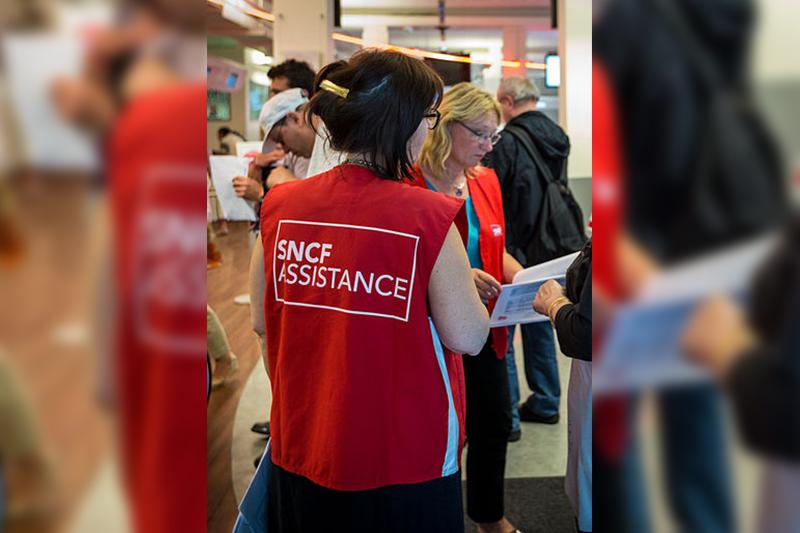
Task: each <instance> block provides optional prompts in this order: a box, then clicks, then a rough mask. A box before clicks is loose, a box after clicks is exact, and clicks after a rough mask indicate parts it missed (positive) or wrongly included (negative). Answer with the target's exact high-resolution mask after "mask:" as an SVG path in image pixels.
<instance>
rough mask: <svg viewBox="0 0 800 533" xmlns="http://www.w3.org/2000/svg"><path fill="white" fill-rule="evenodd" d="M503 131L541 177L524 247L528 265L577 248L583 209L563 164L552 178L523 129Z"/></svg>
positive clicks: (581, 242) (582, 237)
mask: <svg viewBox="0 0 800 533" xmlns="http://www.w3.org/2000/svg"><path fill="white" fill-rule="evenodd" d="M503 131H507V132H508V133H510V134H511V135H513V136H514V137H515V138H516V139H517V140H518V141H519V142H520V143H521V144H522V146H523V147H524V148H525V151H526V152H528V155H529V156H530V157H531V159H533V162H534V163H535V164H536V167H537V168H538V169H539V175H540V176H542V178H543V179H544V183H543V184H542V185H543V187H542V189H543V190H544V195H543V198H542V207H541V209H540V210H539V217H538V219H537V221H536V231H535V232H534V235H533V239H531V241H530V242H529V243H528V245H527V247H526V249H525V250H524V253H525V258H526V261H525V263H527V264H528V265H533V264H538V263H543V262H545V261H549V260H550V259H555V258H557V257H561V256H564V255H568V254H571V253H573V252H577V251H578V250H580V249H581V248H583V245H584V244H585V243H586V240H587V239H586V232H585V231H584V225H583V212H582V211H581V208H580V206H579V205H578V202H577V201H576V200H575V197H574V196H573V195H572V191H570V189H569V187H568V185H567V165H566V162H565V164H564V165H562V166H561V175H560V176H559V177H558V179H556V178H555V177H554V176H553V173H552V172H551V171H550V167H548V166H547V164H546V163H545V161H544V158H543V157H542V154H541V153H539V150H538V149H537V148H536V145H535V144H534V143H533V142H531V139H530V137H529V136H528V134H527V132H526V131H525V130H523V129H521V128H520V127H518V126H514V125H510V126H506V127H505V129H504V130H503Z"/></svg>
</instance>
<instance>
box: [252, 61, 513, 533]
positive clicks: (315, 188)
mask: <svg viewBox="0 0 800 533" xmlns="http://www.w3.org/2000/svg"><path fill="white" fill-rule="evenodd" d="M324 75H325V79H324V80H317V81H318V83H319V86H320V91H319V92H318V93H316V94H315V96H314V98H313V99H312V100H311V102H310V103H309V105H308V110H307V111H308V113H311V114H315V115H317V116H319V117H320V118H321V119H322V121H323V122H324V123H325V125H326V127H327V130H328V132H329V142H330V144H331V146H332V148H333V149H334V150H337V151H339V152H343V153H346V154H347V160H346V161H345V162H344V163H343V164H341V165H339V166H337V167H334V168H333V169H332V170H330V171H328V172H324V173H322V174H319V175H316V176H314V177H311V178H309V179H306V180H302V181H296V182H291V183H286V184H283V185H280V186H277V187H275V188H273V189H271V190H270V192H269V194H267V196H266V199H265V201H264V204H263V207H262V210H261V231H262V240H263V244H264V260H265V261H264V263H265V276H266V285H265V287H266V299H265V317H266V324H267V353H268V356H267V367H268V369H269V373H270V377H271V382H272V397H273V403H272V411H271V417H270V422H271V428H270V429H271V433H272V458H271V463H269V462H268V461H269V459H265V460H264V461H262V462H265V461H266V462H267V464H270V465H271V469H272V470H271V473H270V478H269V485H268V494H269V496H268V512H267V519H268V525H269V531H270V533H281V532H289V531H290V532H293V533H303V532H311V531H314V532H316V531H347V532H351V533H352V532H362V531H363V532H370V533H373V532H376V531H381V532H398V533H400V532H409V531H414V532H431V533H433V532H437V533H439V532H463V528H464V522H463V510H462V504H461V488H460V487H461V474H460V471H459V465H460V452H461V447H462V445H463V442H464V436H463V432H462V431H461V428H462V427H463V419H464V399H463V396H464V393H463V388H464V384H463V369H462V366H461V364H462V363H461V358H460V357H457V356H455V355H454V354H453V353H452V352H451V350H452V351H453V352H467V353H477V352H478V351H480V349H481V346H482V344H483V342H484V340H485V338H486V336H487V335H488V331H489V330H488V315H487V313H486V309H485V307H484V306H483V305H481V302H480V300H479V298H478V296H477V294H476V292H475V289H474V285H473V282H472V277H471V273H470V270H469V262H468V259H467V255H466V253H465V252H464V248H463V246H462V244H461V239H460V237H459V235H458V231H457V230H456V228H455V226H454V224H453V221H454V220H455V218H456V216H457V215H458V214H459V213H461V212H463V206H464V203H463V201H459V200H456V199H451V198H446V197H443V196H442V195H438V194H434V193H432V192H430V191H427V190H424V189H421V188H419V187H413V186H411V185H409V184H407V183H403V180H404V179H405V178H408V177H409V176H410V175H411V170H412V162H413V160H414V159H415V158H416V156H417V155H418V153H419V150H420V148H421V146H422V143H423V142H424V139H425V136H426V135H427V131H428V129H429V128H435V127H436V125H437V122H438V113H437V112H436V105H437V103H438V101H439V99H440V97H441V91H442V82H441V80H440V79H439V77H438V76H437V75H436V74H435V73H434V72H433V70H431V69H430V68H429V67H427V66H426V65H425V64H424V63H422V62H421V61H419V60H417V59H413V58H411V57H408V56H405V55H402V54H399V53H396V52H388V51H376V50H365V51H363V52H360V53H358V54H356V55H354V56H353V57H352V58H351V59H350V60H349V61H348V62H342V64H341V65H339V66H338V67H337V68H333V69H326V70H325V74H324ZM500 353H504V351H501V352H500ZM507 404H508V401H507V399H506V405H507Z"/></svg>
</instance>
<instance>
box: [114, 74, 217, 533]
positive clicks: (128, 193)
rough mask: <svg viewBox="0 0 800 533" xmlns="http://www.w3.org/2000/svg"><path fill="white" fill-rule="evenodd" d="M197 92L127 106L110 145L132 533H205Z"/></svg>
mask: <svg viewBox="0 0 800 533" xmlns="http://www.w3.org/2000/svg"><path fill="white" fill-rule="evenodd" d="M205 100H206V88H205V84H195V85H191V86H174V87H169V88H164V89H158V90H154V91H151V92H149V93H147V94H144V95H141V96H139V97H137V98H135V99H134V100H133V101H131V102H130V103H129V104H128V105H127V106H126V108H125V110H124V111H123V113H122V115H121V116H120V117H119V119H118V120H117V121H116V123H115V125H114V129H113V131H112V132H111V136H110V139H109V143H108V154H107V160H108V175H109V188H110V199H111V206H112V210H111V215H112V220H113V236H114V239H113V244H114V246H113V260H114V276H115V277H114V282H115V289H116V291H115V293H116V317H115V318H116V320H115V326H116V327H115V330H116V338H115V348H116V351H115V356H116V357H115V365H114V367H115V370H116V378H117V380H116V385H117V401H118V407H119V414H120V432H121V439H120V441H121V444H122V463H123V467H124V468H123V471H124V477H125V482H126V488H127V493H128V497H129V498H128V500H129V502H130V514H131V518H132V520H133V526H134V527H133V531H136V532H147V533H162V532H163V533H172V532H175V531H202V530H203V529H204V528H205V527H206V520H205V518H204V517H205V513H204V512H203V510H204V509H205V507H206V502H207V491H206V465H207V459H206V439H207V434H206V416H205V412H206V377H205V376H206V362H205V350H206V334H205V322H204V320H205V318H204V316H205V313H206V310H205V309H206V301H205V300H206V267H205V264H204V263H205V259H203V257H204V254H205V253H206V252H205V251H204V250H205V248H206V245H205V243H204V242H203V241H204V238H203V235H204V234H205V229H206V224H207V215H206V207H205V203H206V200H205V196H206V193H205V187H206V168H207V154H206V146H205V143H204V142H198V132H199V131H203V129H204V128H205V111H204V108H205Z"/></svg>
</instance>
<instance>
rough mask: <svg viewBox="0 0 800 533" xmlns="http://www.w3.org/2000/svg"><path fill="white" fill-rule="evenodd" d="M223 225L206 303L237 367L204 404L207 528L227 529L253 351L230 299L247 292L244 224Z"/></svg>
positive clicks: (243, 310) (245, 310) (240, 308)
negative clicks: (237, 421) (239, 416)
mask: <svg viewBox="0 0 800 533" xmlns="http://www.w3.org/2000/svg"><path fill="white" fill-rule="evenodd" d="M228 228H229V233H228V235H217V246H218V248H219V250H220V251H221V252H222V266H221V267H219V268H215V269H212V270H209V271H208V277H207V280H208V304H209V305H210V306H211V307H212V309H214V311H215V312H216V313H217V315H218V316H219V319H220V321H221V322H222V325H223V327H224V328H225V332H226V333H227V335H228V341H229V342H230V345H231V349H232V350H233V352H234V353H235V354H236V356H237V357H238V358H239V371H238V373H237V379H236V381H235V382H234V383H232V384H231V385H229V386H226V387H224V388H221V389H217V390H215V391H214V392H213V393H212V394H211V400H210V402H209V405H208V533H229V532H230V531H231V529H232V527H233V523H234V521H235V520H236V514H237V510H236V499H235V496H234V492H233V484H232V481H231V440H232V434H233V420H234V417H235V415H236V408H237V406H238V404H239V397H240V396H241V393H242V387H243V386H244V384H245V383H246V381H247V379H246V378H247V376H249V375H250V372H251V371H252V370H253V367H254V366H255V364H256V361H257V360H258V356H259V350H258V344H257V341H256V336H255V333H253V331H252V329H251V327H250V310H249V307H248V306H245V305H236V304H234V303H233V298H234V297H235V296H237V295H239V294H243V293H246V292H247V269H248V263H249V260H250V249H249V236H248V224H247V223H244V222H229V223H228ZM253 422H255V420H254V421H253Z"/></svg>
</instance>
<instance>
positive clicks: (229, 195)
mask: <svg viewBox="0 0 800 533" xmlns="http://www.w3.org/2000/svg"><path fill="white" fill-rule="evenodd" d="M208 162H209V168H210V170H211V181H212V182H213V183H214V189H215V190H216V191H217V199H218V200H219V205H220V207H222V213H223V216H224V218H225V220H249V221H251V222H252V221H254V220H255V219H256V212H255V210H254V209H253V206H252V205H250V204H249V203H248V202H247V200H245V199H243V198H239V197H238V196H236V192H234V190H233V178H234V176H247V167H248V165H249V163H250V160H249V159H247V158H246V157H236V156H232V155H212V156H209V158H208Z"/></svg>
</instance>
